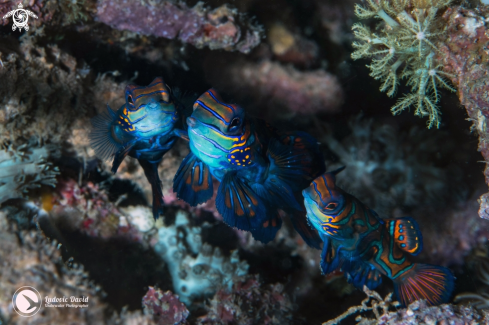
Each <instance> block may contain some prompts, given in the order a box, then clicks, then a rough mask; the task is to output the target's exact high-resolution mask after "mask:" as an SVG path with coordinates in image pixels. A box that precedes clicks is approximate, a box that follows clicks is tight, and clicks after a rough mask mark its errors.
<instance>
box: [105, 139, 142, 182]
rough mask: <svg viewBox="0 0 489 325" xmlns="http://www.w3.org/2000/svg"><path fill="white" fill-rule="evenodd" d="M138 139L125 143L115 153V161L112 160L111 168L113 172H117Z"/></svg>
mask: <svg viewBox="0 0 489 325" xmlns="http://www.w3.org/2000/svg"><path fill="white" fill-rule="evenodd" d="M136 143H137V139H134V140H132V141H129V142H128V143H126V144H124V145H123V146H122V147H121V148H120V149H119V150H118V151H117V152H116V153H115V154H114V161H113V162H112V168H111V169H110V170H111V172H112V173H113V174H115V173H117V170H118V169H119V166H120V165H121V163H122V161H123V160H124V158H126V157H127V155H128V154H129V152H130V151H131V149H132V148H133V147H134V146H135V145H136Z"/></svg>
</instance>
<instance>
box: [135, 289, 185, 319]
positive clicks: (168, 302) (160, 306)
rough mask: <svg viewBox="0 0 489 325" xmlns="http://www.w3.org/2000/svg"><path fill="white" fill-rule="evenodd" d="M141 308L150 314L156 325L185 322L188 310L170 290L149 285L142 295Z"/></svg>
mask: <svg viewBox="0 0 489 325" xmlns="http://www.w3.org/2000/svg"><path fill="white" fill-rule="evenodd" d="M143 309H144V313H145V314H146V315H152V316H153V319H154V320H155V322H156V324H158V325H166V324H168V325H173V324H184V323H185V324H186V321H185V320H186V319H187V317H188V315H189V312H188V310H187V308H186V307H185V305H184V304H182V303H181V302H180V300H178V296H175V295H173V293H172V292H171V291H167V292H163V291H161V289H155V288H153V287H149V290H148V292H147V293H146V295H145V296H144V297H143Z"/></svg>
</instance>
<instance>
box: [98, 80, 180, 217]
mask: <svg viewBox="0 0 489 325" xmlns="http://www.w3.org/2000/svg"><path fill="white" fill-rule="evenodd" d="M124 95H125V100H126V103H125V104H124V105H122V106H121V107H120V108H119V110H118V111H116V112H114V111H113V110H112V109H111V108H110V107H109V105H107V111H106V112H104V113H103V114H100V115H98V116H96V117H94V118H93V119H92V131H91V133H90V145H91V147H92V148H93V149H94V150H95V154H96V155H97V156H98V157H99V158H101V159H103V160H109V159H110V160H112V168H111V171H112V172H113V173H114V174H115V173H116V172H117V169H118V168H119V166H120V164H121V163H122V161H123V160H124V158H125V157H126V156H128V155H129V156H131V157H133V158H136V159H137V160H138V161H139V164H140V165H141V167H142V168H143V170H144V174H145V175H146V178H147V179H148V181H149V183H150V184H151V189H152V191H153V217H154V218H155V219H158V217H159V215H160V214H161V213H162V212H163V191H162V188H161V181H160V178H159V175H158V164H159V163H160V161H161V160H162V158H163V155H164V154H165V153H166V152H167V151H168V150H170V149H171V147H172V146H173V144H174V143H175V141H176V139H177V138H178V137H181V138H183V139H188V137H187V134H186V132H185V131H183V130H180V129H177V128H176V126H177V125H178V123H180V117H179V111H180V110H181V108H180V105H179V104H178V102H177V100H176V99H175V97H174V96H173V95H172V93H171V92H170V89H169V88H168V86H167V85H166V84H165V83H164V81H163V78H161V77H158V78H155V79H154V80H153V82H151V84H149V85H148V86H147V87H140V86H136V85H127V86H126V89H125V90H124Z"/></svg>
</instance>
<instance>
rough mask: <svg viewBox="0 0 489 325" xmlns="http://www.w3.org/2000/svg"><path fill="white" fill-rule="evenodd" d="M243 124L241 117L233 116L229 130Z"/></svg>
mask: <svg viewBox="0 0 489 325" xmlns="http://www.w3.org/2000/svg"><path fill="white" fill-rule="evenodd" d="M240 124H241V119H240V118H239V117H235V118H233V120H232V121H231V123H230V124H229V130H232V129H235V128H236V127H238V126H239V125H240Z"/></svg>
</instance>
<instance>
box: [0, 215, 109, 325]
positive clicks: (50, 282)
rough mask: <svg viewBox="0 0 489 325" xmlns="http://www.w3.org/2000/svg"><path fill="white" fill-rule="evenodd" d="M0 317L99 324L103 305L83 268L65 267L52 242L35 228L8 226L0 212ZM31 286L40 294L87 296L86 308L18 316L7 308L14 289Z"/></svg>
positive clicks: (20, 321) (102, 319)
mask: <svg viewBox="0 0 489 325" xmlns="http://www.w3.org/2000/svg"><path fill="white" fill-rule="evenodd" d="M0 245H1V247H2V249H1V250H0V263H1V265H2V268H1V269H0V296H1V298H0V320H1V321H2V323H3V322H6V323H12V324H13V323H15V324H33V322H34V323H35V324H67V323H76V324H102V323H104V322H105V315H104V310H105V308H106V305H105V304H104V303H102V302H101V297H102V292H101V289H100V287H99V286H96V285H94V284H93V283H92V282H91V281H90V279H89V278H88V274H87V273H85V272H84V271H83V267H81V266H76V265H75V266H74V267H73V268H69V267H67V266H66V265H65V264H64V263H63V261H62V260H61V254H60V252H59V250H58V249H57V243H56V242H50V241H48V240H46V239H44V238H43V237H42V235H40V234H39V233H38V232H36V231H21V232H18V233H17V234H16V233H15V231H14V229H12V228H11V227H10V226H9V224H8V222H7V218H6V215H5V214H4V213H3V212H0ZM22 286H32V287H34V288H36V289H37V291H39V293H40V294H41V296H42V297H44V296H49V297H54V296H57V297H60V296H61V297H63V296H66V297H71V296H76V297H81V296H88V297H89V301H88V305H89V307H87V308H44V309H43V312H40V313H38V314H36V315H35V316H34V317H33V318H26V317H21V316H19V315H18V314H17V313H15V312H14V311H13V310H12V308H11V301H12V296H13V294H14V292H15V291H16V290H17V289H18V288H20V287H22Z"/></svg>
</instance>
